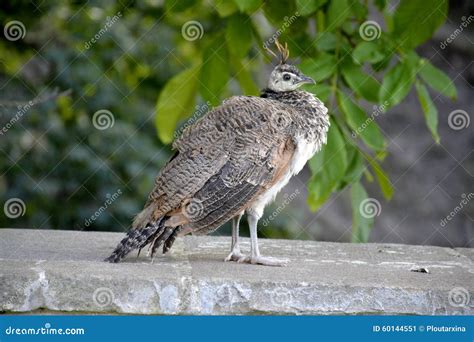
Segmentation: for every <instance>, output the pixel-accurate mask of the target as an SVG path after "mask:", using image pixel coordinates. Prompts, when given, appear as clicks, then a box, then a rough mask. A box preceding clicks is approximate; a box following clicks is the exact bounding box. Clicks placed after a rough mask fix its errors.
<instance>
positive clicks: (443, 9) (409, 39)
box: [392, 0, 448, 49]
mask: <svg viewBox="0 0 474 342" xmlns="http://www.w3.org/2000/svg"><path fill="white" fill-rule="evenodd" d="M447 14H448V1H447V0H431V1H430V2H429V4H428V3H427V2H426V1H425V0H401V1H400V4H399V5H398V8H397V9H396V11H395V14H394V16H393V23H394V29H393V32H392V37H393V38H394V39H396V40H397V41H398V42H399V45H401V46H403V47H405V48H406V49H410V48H415V47H417V46H418V45H420V44H421V43H424V42H425V41H427V40H428V39H429V38H431V36H432V35H433V33H435V31H436V30H437V29H438V27H440V26H441V25H442V24H443V23H444V21H445V20H446V18H447Z"/></svg>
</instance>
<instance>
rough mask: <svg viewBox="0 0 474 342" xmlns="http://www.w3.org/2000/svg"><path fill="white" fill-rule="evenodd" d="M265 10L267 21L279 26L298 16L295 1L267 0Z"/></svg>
mask: <svg viewBox="0 0 474 342" xmlns="http://www.w3.org/2000/svg"><path fill="white" fill-rule="evenodd" d="M263 10H264V12H265V15H266V17H267V19H268V20H269V21H270V22H271V23H272V24H274V25H277V26H280V25H282V24H283V23H284V22H285V21H286V20H288V18H289V17H291V16H293V15H296V5H295V3H294V2H293V1H280V0H265V5H264V6H263Z"/></svg>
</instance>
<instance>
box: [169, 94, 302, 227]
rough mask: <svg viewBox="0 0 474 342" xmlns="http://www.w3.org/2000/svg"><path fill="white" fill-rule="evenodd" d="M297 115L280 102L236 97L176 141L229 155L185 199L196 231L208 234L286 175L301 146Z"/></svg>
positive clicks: (184, 147)
mask: <svg viewBox="0 0 474 342" xmlns="http://www.w3.org/2000/svg"><path fill="white" fill-rule="evenodd" d="M294 115H295V113H294V112H293V109H291V108H290V107H288V106H285V105H284V104H281V103H279V102H277V101H273V100H268V99H261V98H255V97H245V96H239V97H233V98H231V99H229V100H227V101H226V102H225V103H224V104H223V106H222V107H220V109H219V110H216V111H213V112H211V113H209V115H208V116H207V117H205V118H203V119H202V120H200V121H198V122H197V123H196V125H194V126H192V127H190V128H188V129H187V130H186V131H185V132H184V133H183V136H182V137H181V139H179V140H177V141H176V142H175V144H174V146H175V148H177V149H178V150H180V151H183V152H187V151H189V150H193V149H195V148H196V146H204V147H205V148H208V149H210V150H214V149H216V150H218V151H219V152H218V155H224V156H225V158H223V161H224V164H223V165H219V166H220V167H219V168H218V169H217V168H216V169H215V170H216V172H215V173H214V175H212V176H211V177H210V178H209V179H208V181H206V182H205V183H204V184H201V186H200V188H199V190H198V191H197V192H196V193H194V194H193V195H192V196H191V197H189V198H188V201H187V202H186V203H185V208H184V212H185V213H186V214H187V216H188V218H189V219H190V221H191V225H192V226H193V230H194V231H195V232H202V233H206V232H208V231H209V230H212V229H214V228H216V227H218V226H220V225H221V224H222V223H224V222H226V221H227V220H229V219H230V218H232V217H233V216H235V215H236V214H237V213H239V212H241V211H242V210H244V209H246V208H247V207H248V206H249V204H250V203H251V202H252V200H253V199H254V198H255V197H256V196H258V194H260V193H261V192H263V191H265V190H267V189H268V188H269V187H270V186H271V185H272V184H274V183H275V182H276V181H277V180H278V179H279V177H281V176H282V175H283V174H284V173H285V172H284V171H285V170H286V168H287V167H288V166H289V161H290V160H291V157H292V155H293V152H294V150H295V145H294V143H293V141H292V139H291V134H290V132H291V130H292V125H293V120H292V119H293V117H294ZM220 161H221V160H220Z"/></svg>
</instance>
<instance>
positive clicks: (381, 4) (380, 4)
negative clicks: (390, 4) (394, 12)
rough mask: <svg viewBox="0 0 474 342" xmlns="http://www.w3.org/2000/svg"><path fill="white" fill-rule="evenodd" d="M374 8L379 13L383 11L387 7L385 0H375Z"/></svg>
mask: <svg viewBox="0 0 474 342" xmlns="http://www.w3.org/2000/svg"><path fill="white" fill-rule="evenodd" d="M374 3H375V6H377V8H378V9H379V11H383V10H384V9H385V6H387V0H375V1H374Z"/></svg>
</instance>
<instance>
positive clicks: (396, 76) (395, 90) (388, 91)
mask: <svg viewBox="0 0 474 342" xmlns="http://www.w3.org/2000/svg"><path fill="white" fill-rule="evenodd" d="M414 79H415V77H414V74H413V70H411V68H410V66H409V64H408V63H403V62H402V63H398V64H397V65H395V66H394V67H393V68H392V69H390V70H389V71H388V72H387V73H386V74H385V75H384V77H383V82H382V86H381V87H380V94H379V101H380V103H385V101H386V102H387V103H388V107H393V106H395V105H397V104H399V103H400V102H401V101H402V100H403V99H404V98H405V96H407V94H408V93H409V92H410V89H411V86H412V84H413V81H414Z"/></svg>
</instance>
